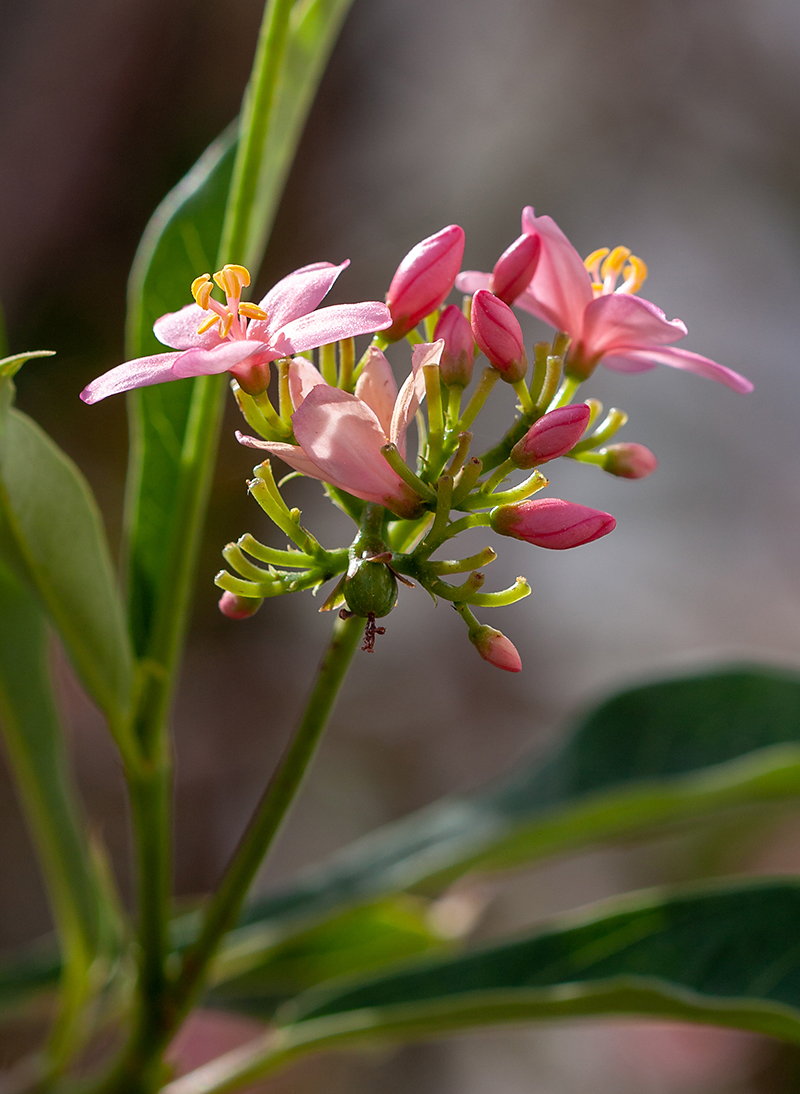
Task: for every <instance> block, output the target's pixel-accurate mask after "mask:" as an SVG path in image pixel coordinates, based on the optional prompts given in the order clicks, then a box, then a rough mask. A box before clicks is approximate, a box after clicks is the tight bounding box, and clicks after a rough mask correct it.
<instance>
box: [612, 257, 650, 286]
mask: <svg viewBox="0 0 800 1094" xmlns="http://www.w3.org/2000/svg"><path fill="white" fill-rule="evenodd" d="M624 274H625V280H624V281H623V283H622V284H621V285H620V287H619V288H618V289H617V292H628V293H635V292H638V291H639V289H641V287H642V285H644V283H645V281H646V280H647V264H646V263H645V262H642V260H641V258H637V257H636V255H629V256H628V265H627V266H626V267H625V270H624Z"/></svg>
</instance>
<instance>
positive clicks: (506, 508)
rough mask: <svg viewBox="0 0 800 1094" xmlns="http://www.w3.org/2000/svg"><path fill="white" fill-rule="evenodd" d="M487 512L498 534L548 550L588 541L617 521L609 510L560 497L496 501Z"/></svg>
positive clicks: (610, 527)
mask: <svg viewBox="0 0 800 1094" xmlns="http://www.w3.org/2000/svg"><path fill="white" fill-rule="evenodd" d="M489 516H490V519H491V522H492V528H494V530H495V532H499V533H500V535H501V536H513V538H514V539H524V540H525V542H526V543H533V544H534V546H536V547H548V548H550V550H551V551H566V550H568V549H569V548H570V547H580V546H582V544H584V543H591V542H592V540H594V539H600V537H601V536H606V535H608V533H609V532H613V530H614V528H615V526H616V523H617V522H616V521H615V520H614V518H613V517H612V516H611V514H610V513H602V512H601V511H600V510H599V509H590V508H589V507H588V506H586V505H577V504H576V503H575V502H572V501H562V500H561V499H560V498H542V499H540V500H539V501H536V500H529V501H520V502H516V503H514V504H512V505H498V507H497V508H496V509H493V510H492V511H491V513H490V514H489Z"/></svg>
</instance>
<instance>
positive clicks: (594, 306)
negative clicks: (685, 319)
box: [582, 293, 687, 358]
mask: <svg viewBox="0 0 800 1094" xmlns="http://www.w3.org/2000/svg"><path fill="white" fill-rule="evenodd" d="M686 333H687V331H686V326H685V324H683V323H682V322H681V321H680V319H667V317H666V315H664V313H663V311H662V310H661V308H657V307H656V306H655V304H651V303H650V301H649V300H642V298H641V297H639V296H628V295H627V293H611V294H610V295H608V296H598V297H597V299H596V300H593V301H592V303H591V304H590V305H589V307H588V308H587V309H586V314H585V316H584V320H583V338H582V342H583V347H584V352H585V355H586V356H587V357H589V358H593V357H597V356H598V354H603V353H611V352H613V351H614V348H615V347H616V346H666V345H669V343H670V342H677V341H678V339H679V338H683V337H684V336H685V335H686Z"/></svg>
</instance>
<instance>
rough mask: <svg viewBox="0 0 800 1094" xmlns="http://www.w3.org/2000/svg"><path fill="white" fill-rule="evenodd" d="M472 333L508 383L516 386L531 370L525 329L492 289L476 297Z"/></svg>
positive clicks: (482, 291)
mask: <svg viewBox="0 0 800 1094" xmlns="http://www.w3.org/2000/svg"><path fill="white" fill-rule="evenodd" d="M471 322H472V333H473V334H474V335H475V341H476V342H477V343H478V345H479V346H480V348H481V351H482V352H483V353H485V354H486V356H487V357H488V358H489V361H490V363H491V364H492V365H494V367H495V368H496V369H497V371H498V372H499V373H500V375H501V376H502V377H503V379H504V380H507V381H508V383H509V384H516V383H517V382H518V381H519V380H521V379H522V378H523V376H524V375H525V373H526V372H527V371H528V358H527V356H526V355H525V344H524V342H523V340H522V328H521V327H520V325H519V323H518V322H517V318H516V316H515V315H514V313H513V311H512V310H511V308H509V306H508V304H504V303H503V301H502V300H498V298H497V297H496V296H494V295H493V294H492V293H490V292H489V290H488V289H478V291H477V292H476V293H475V296H474V297H473V298H472V316H471Z"/></svg>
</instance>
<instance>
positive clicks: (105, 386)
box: [81, 352, 183, 403]
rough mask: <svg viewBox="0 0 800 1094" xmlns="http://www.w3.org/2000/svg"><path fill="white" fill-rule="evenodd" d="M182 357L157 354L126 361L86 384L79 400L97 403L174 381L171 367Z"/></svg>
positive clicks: (176, 354)
mask: <svg viewBox="0 0 800 1094" xmlns="http://www.w3.org/2000/svg"><path fill="white" fill-rule="evenodd" d="M182 356H183V355H182V353H180V352H179V353H157V354H155V355H154V356H152V357H137V359H136V360H135V361H126V362H125V364H124V365H117V367H116V368H112V369H110V370H109V371H108V372H104V373H103V375H102V376H98V377H97V379H96V380H92V382H91V383H90V384H87V386H86V387H85V388H84V389H83V391H82V392H81V398H82V399H83V401H84V402H85V403H99V402H100V400H101V399H107V398H108V396H109V395H117V394H119V392H120V391H130V390H131V389H132V388H135V387H148V386H149V385H150V384H162V383H164V381H165V380H174V379H176V376H175V373H174V371H173V365H174V364H175V362H176V361H177V360H178V358H179V357H182Z"/></svg>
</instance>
